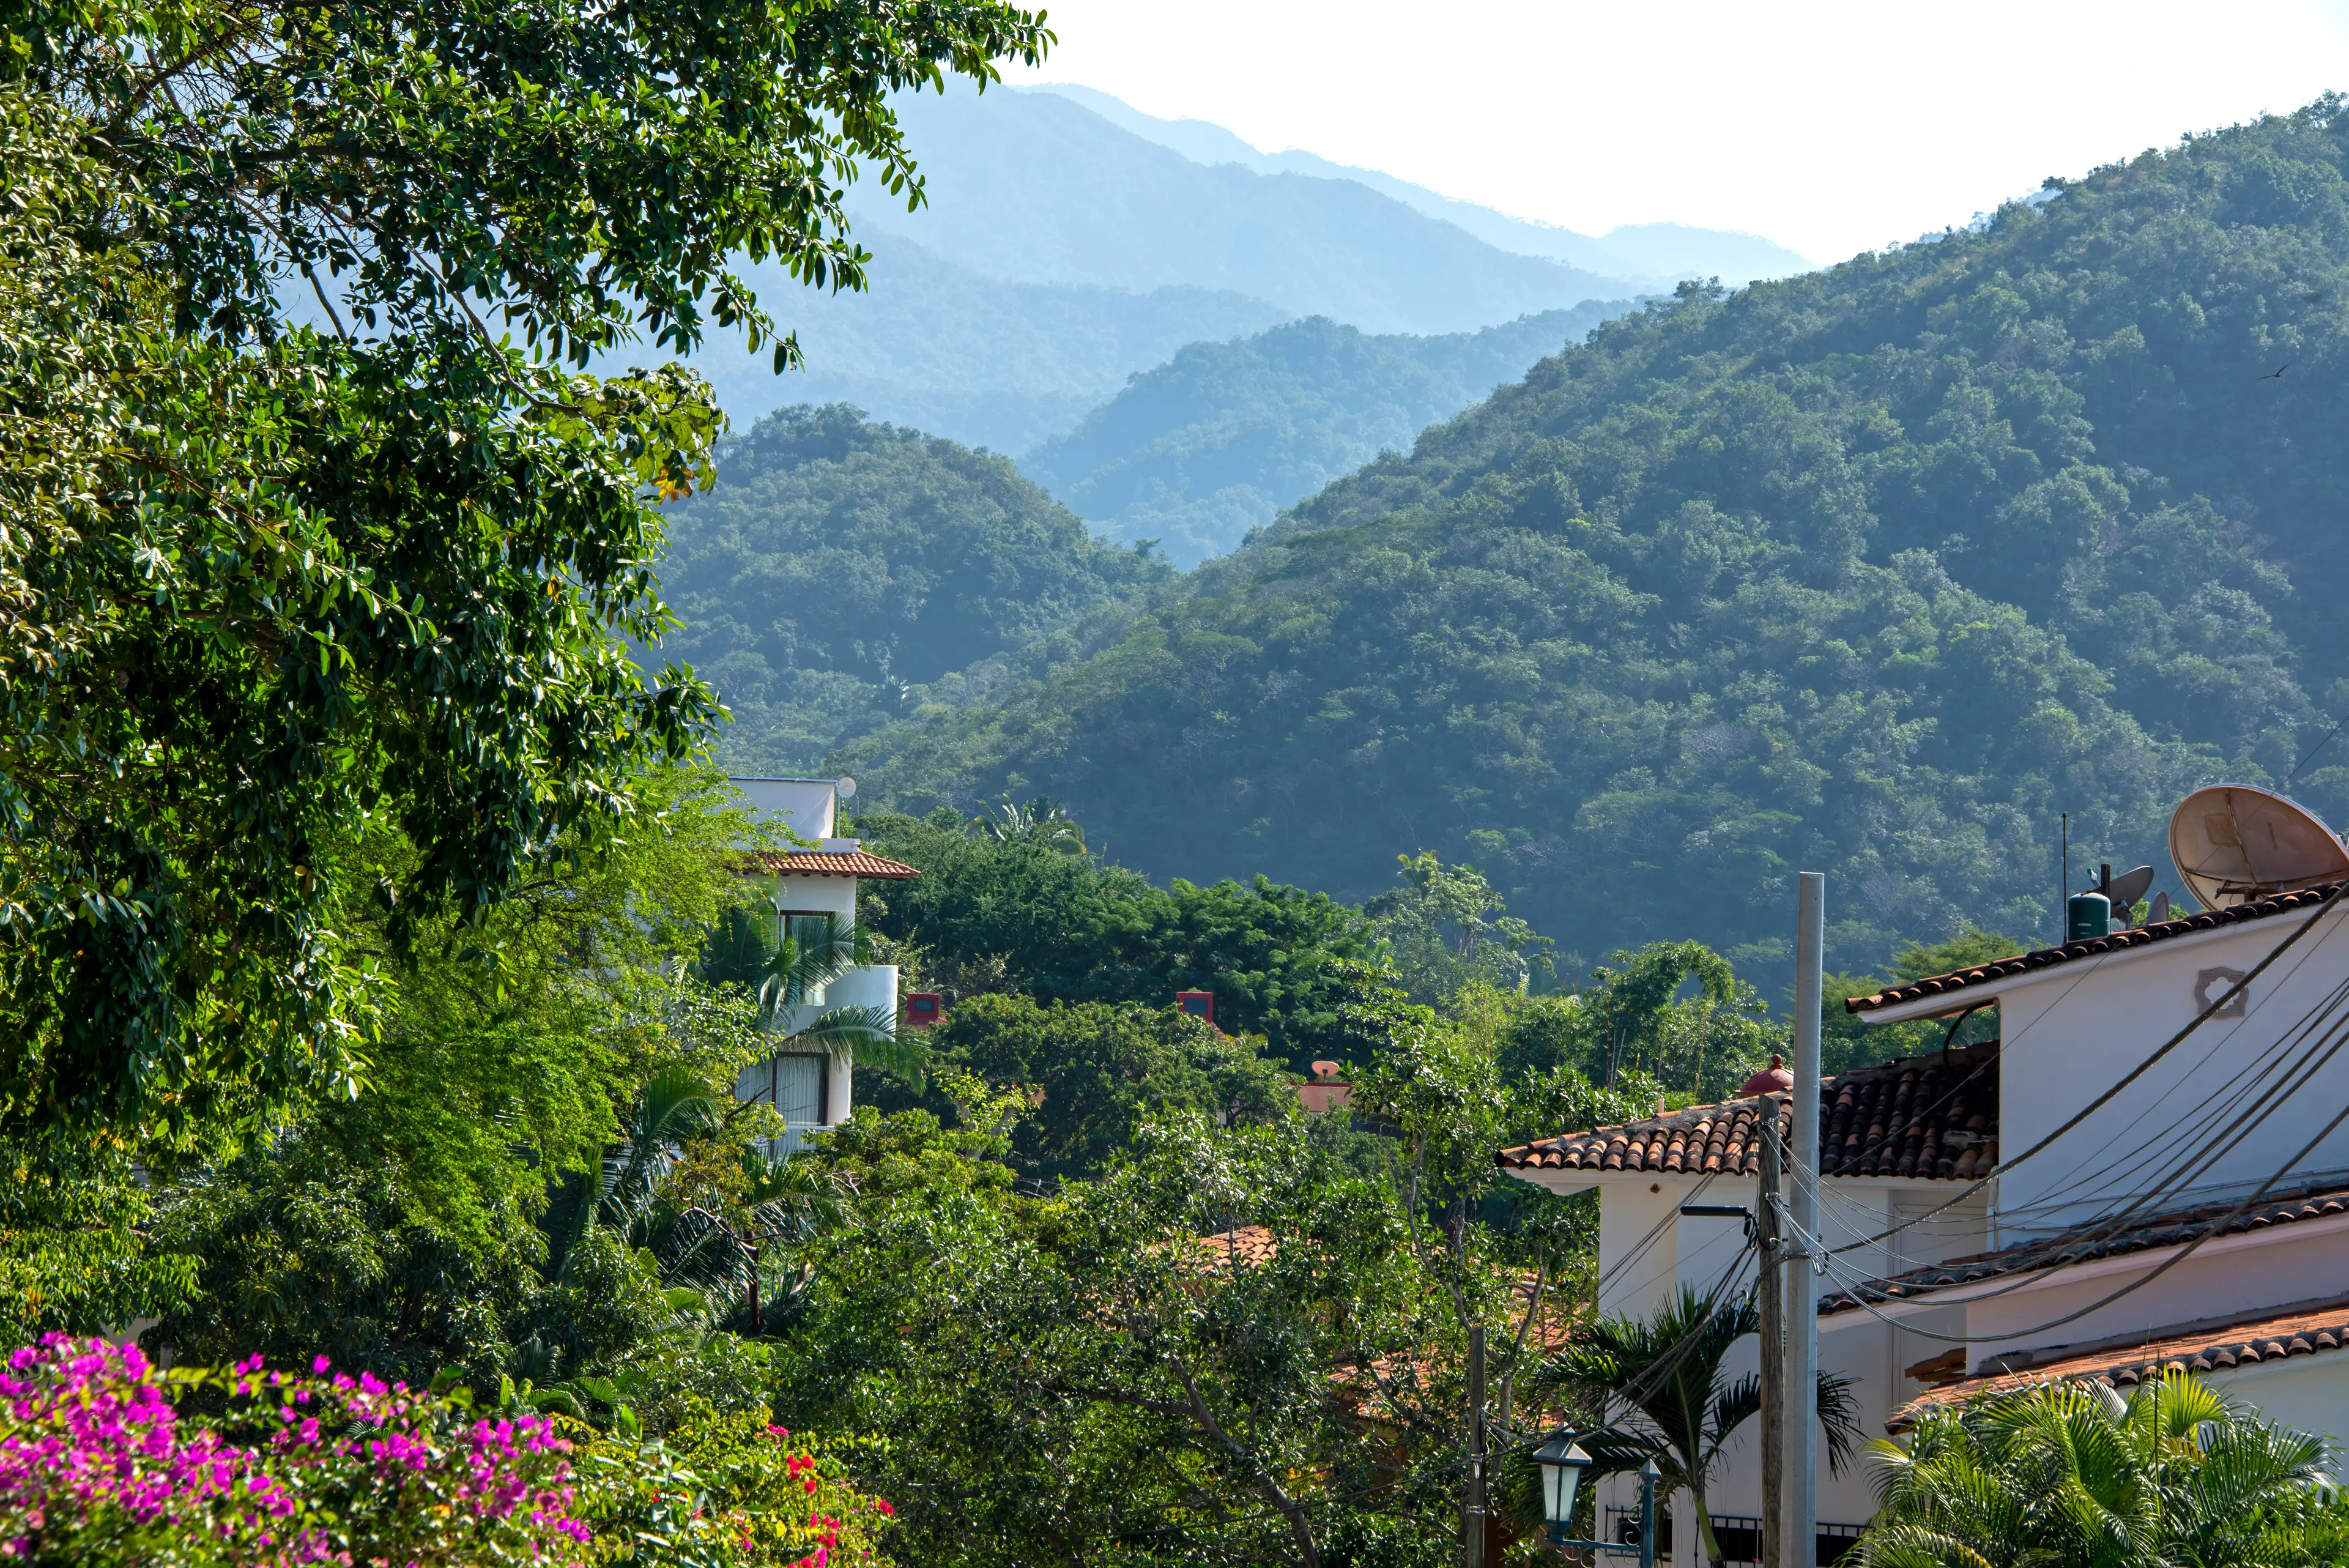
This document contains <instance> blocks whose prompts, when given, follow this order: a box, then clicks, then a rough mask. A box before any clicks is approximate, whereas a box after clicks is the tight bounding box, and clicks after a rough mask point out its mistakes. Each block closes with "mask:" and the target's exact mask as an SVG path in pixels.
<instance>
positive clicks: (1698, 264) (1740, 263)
mask: <svg viewBox="0 0 2349 1568" xmlns="http://www.w3.org/2000/svg"><path fill="white" fill-rule="evenodd" d="M1015 90H1021V91H1029V92H1042V93H1055V94H1058V95H1060V96H1061V97H1063V98H1067V99H1071V100H1072V101H1074V102H1077V103H1080V104H1082V105H1084V106H1085V107H1086V108H1088V109H1092V111H1093V112H1094V113H1096V114H1098V115H1100V116H1101V117H1102V118H1103V119H1107V120H1109V121H1110V122H1111V123H1112V124H1113V125H1116V126H1118V127H1119V128H1120V129H1122V130H1128V131H1131V132H1133V134H1134V135H1137V136H1140V137H1142V138H1143V139H1144V140H1151V141H1155V142H1157V143H1158V144H1159V145H1160V146H1162V147H1165V148H1169V149H1171V150H1172V151H1176V152H1180V153H1182V154H1183V155H1184V156H1185V157H1186V158H1188V159H1190V160H1191V161H1194V162H1196V163H1205V164H1215V163H1237V164H1240V165H1242V166H1243V167H1246V168H1248V169H1252V170H1255V171H1257V172H1258V173H1268V174H1306V175H1311V176H1313V177H1315V178H1319V179H1324V180H1350V181H1353V182H1356V183H1357V184H1361V185H1366V186H1368V187H1370V188H1371V190H1373V191H1376V192H1379V193H1380V194H1381V195H1384V196H1390V197H1392V198H1393V199H1394V200H1396V201H1398V202H1402V203H1403V204H1404V205H1405V206H1408V207H1411V208H1413V210H1414V211H1417V212H1419V213H1423V214H1425V215H1426V216H1428V217H1431V218H1434V219H1436V220H1438V221H1440V222H1443V223H1451V224H1453V225H1454V226H1455V227H1457V228H1460V229H1463V230H1465V231H1466V232H1467V233H1469V234H1473V235H1475V237H1476V238H1478V239H1480V240H1483V241H1484V242H1485V244H1489V245H1494V246H1496V247H1498V248H1499V249H1502V250H1505V251H1513V252H1515V253H1516V254H1520V255H1533V256H1545V257H1547V258H1548V259H1550V260H1553V261H1558V262H1564V263H1565V264H1567V265H1569V266H1575V267H1579V268H1582V269H1583V270H1585V271H1588V272H1593V273H1599V274H1602V275H1614V276H1619V277H1621V278H1623V279H1625V280H1626V281H1627V282H1629V283H1630V284H1632V285H1634V286H1636V287H1635V290H1634V291H1635V292H1639V293H1663V294H1668V293H1670V292H1671V288H1672V286H1673V285H1674V284H1676V283H1679V282H1680V281H1682V279H1684V278H1704V277H1709V276H1717V277H1721V278H1724V279H1727V280H1730V281H1732V282H1741V283H1742V282H1751V281H1757V280H1761V279H1765V278H1773V277H1783V276H1785V275H1787V274H1789V273H1798V272H1808V271H1809V270H1810V269H1811V268H1812V266H1813V265H1816V264H1814V263H1813V262H1811V261H1810V260H1809V259H1808V258H1807V257H1805V256H1802V255H1799V254H1796V253H1795V252H1794V251H1791V250H1788V249H1787V248H1786V247H1785V246H1784V245H1781V244H1777V243H1776V242H1775V241H1773V240H1769V239H1766V238H1764V236H1762V235H1760V234H1745V233H1743V232H1741V231H1738V230H1733V229H1707V228H1702V227H1698V226H1695V225H1692V224H1687V223H1628V224H1624V225H1622V226H1620V227H1618V228H1614V229H1610V230H1609V231H1608V232H1607V233H1606V234H1598V235H1592V234H1580V233H1578V232H1576V231H1575V230H1572V229H1568V228H1565V227H1562V226H1560V225H1558V224H1555V223H1543V222H1541V221H1539V220H1537V219H1533V218H1520V217H1517V216H1516V215H1514V214H1512V213H1504V212H1501V211H1499V210H1498V209H1496V208H1493V207H1487V206H1484V205H1481V204H1479V203H1477V202H1467V201H1463V200H1461V199H1460V198H1459V197H1456V196H1447V195H1444V193H1443V192H1439V191H1433V190H1430V189H1429V188H1428V187H1427V186H1424V185H1420V184H1415V183H1413V182H1411V181H1408V180H1403V179H1399V178H1397V177H1396V176H1394V175H1392V174H1389V173H1386V172H1384V171H1381V170H1376V169H1365V168H1361V167H1360V166H1358V165H1355V164H1350V163H1339V162H1335V161H1331V160H1330V159H1327V158H1323V157H1321V156H1319V154H1317V153H1311V152H1305V151H1296V150H1293V149H1292V150H1290V151H1282V152H1261V151H1257V149H1256V148H1255V147H1254V146H1252V145H1251V144H1249V143H1248V142H1247V141H1245V140H1241V139H1240V138H1239V137H1238V136H1237V135H1235V134H1233V132H1231V131H1230V130H1226V129H1225V128H1224V127H1223V126H1220V125H1217V124H1216V123H1214V122H1213V121H1211V120H1204V119H1159V118H1158V117H1157V116H1155V115H1151V114H1145V113H1143V111H1142V110H1140V109H1135V108H1134V107H1133V105H1131V104H1128V103H1126V102H1125V101H1124V100H1123V99H1117V98H1113V97H1112V96H1111V95H1110V94H1108V93H1105V92H1102V91H1100V90H1098V89H1096V88H1087V87H1081V86H1078V85H1077V84H1075V83H1073V82H1053V83H1046V84H1043V85H1040V86H1038V87H1034V88H1021V89H1015Z"/></svg>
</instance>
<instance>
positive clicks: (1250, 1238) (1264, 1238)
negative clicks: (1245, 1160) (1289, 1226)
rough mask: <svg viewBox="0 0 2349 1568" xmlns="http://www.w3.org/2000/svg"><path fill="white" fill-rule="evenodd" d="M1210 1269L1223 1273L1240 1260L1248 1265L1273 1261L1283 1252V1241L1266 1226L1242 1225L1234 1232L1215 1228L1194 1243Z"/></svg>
mask: <svg viewBox="0 0 2349 1568" xmlns="http://www.w3.org/2000/svg"><path fill="white" fill-rule="evenodd" d="M1192 1244H1193V1245H1194V1246H1195V1247H1197V1248H1198V1250H1199V1257H1200V1260H1201V1261H1202V1262H1205V1263H1206V1265H1207V1267H1208V1269H1209V1270H1210V1271H1211V1272H1218V1273H1219V1272H1222V1271H1223V1270H1224V1269H1226V1267H1228V1266H1230V1265H1231V1264H1232V1263H1233V1262H1239V1263H1242V1264H1244V1265H1246V1266H1247V1267H1248V1268H1251V1269H1253V1268H1257V1267H1259V1266H1261V1265H1263V1264H1265V1263H1268V1262H1271V1261H1272V1260H1273V1258H1274V1257H1275V1256H1277V1255H1278V1253H1279V1251H1280V1242H1279V1240H1278V1238H1277V1237H1275V1236H1274V1235H1273V1233H1272V1232H1271V1231H1269V1230H1268V1229H1266V1228H1265V1227H1264V1226H1262V1225H1242V1226H1239V1227H1237V1229H1234V1230H1230V1231H1212V1232H1210V1233H1209V1234H1207V1235H1205V1236H1201V1237H1198V1238H1196V1239H1195V1241H1193V1243H1192Z"/></svg>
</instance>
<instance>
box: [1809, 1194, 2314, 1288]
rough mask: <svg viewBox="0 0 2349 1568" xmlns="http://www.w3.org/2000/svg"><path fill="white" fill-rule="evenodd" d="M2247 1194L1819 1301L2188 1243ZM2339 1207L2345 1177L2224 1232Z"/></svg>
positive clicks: (2094, 1227)
mask: <svg viewBox="0 0 2349 1568" xmlns="http://www.w3.org/2000/svg"><path fill="white" fill-rule="evenodd" d="M2240 1201H2241V1199H2236V1200H2235V1201H2234V1202H2228V1203H2210V1204H2205V1205H2203V1206H2202V1207H2200V1208H2199V1209H2189V1210H2178V1211H2174V1212H2171V1213H2168V1214H2156V1215H2150V1216H2147V1218H2146V1219H2145V1220H2142V1221H2140V1222H2138V1223H2137V1224H2136V1225H2133V1226H2131V1227H2130V1228H2129V1229H2127V1230H2126V1231H2119V1232H2118V1233H2113V1232H2112V1231H2111V1226H2110V1222H2109V1221H2097V1220H2092V1221H2090V1222H2089V1223H2087V1224H2085V1225H2082V1226H2079V1227H2077V1228H2075V1229H2074V1230H2072V1231H2066V1232H2065V1233H2064V1234H2063V1235H2061V1236H2051V1237H2049V1238H2047V1239H2046V1240H2045V1241H2033V1242H2028V1243H2025V1244H2024V1245H2022V1246H2017V1247H2008V1248H2005V1249H2004V1250H2002V1251H1996V1252H1983V1253H1980V1254H1977V1255H1975V1256H1973V1257H1969V1258H1952V1259H1951V1260H1950V1261H1949V1262H1944V1263H1931V1264H1928V1265H1927V1266H1925V1267H1924V1268H1921V1269H1911V1270H1909V1272H1907V1273H1903V1274H1895V1275H1893V1276H1891V1277H1890V1278H1889V1279H1882V1280H1872V1281H1870V1282H1868V1283H1867V1284H1864V1285H1861V1286H1858V1287H1857V1289H1856V1290H1852V1291H1838V1292H1837V1293H1835V1294H1833V1295H1830V1296H1826V1297H1823V1298H1821V1300H1820V1302H1819V1315H1820V1316H1822V1317H1825V1316H1828V1315H1830V1314H1835V1313H1842V1312H1855V1311H1857V1310H1858V1309H1859V1307H1860V1306H1861V1305H1862V1304H1863V1299H1864V1300H1865V1301H1866V1302H1886V1301H1897V1300H1900V1299H1902V1298H1905V1297H1908V1296H1918V1295H1930V1294H1931V1293H1934V1292H1935V1291H1945V1290H1949V1289H1951V1288H1952V1287H1954V1286H1957V1285H1970V1284H1975V1283H1978V1282H1983V1281H1988V1280H1997V1279H2005V1278H2010V1277H2012V1276H2013V1275H2016V1274H2029V1273H2036V1272H2040V1271H2042V1270H2044V1269H2054V1268H2061V1267H2064V1266H2065V1265H2067V1264H2072V1263H2085V1262H2094V1261H2095V1260H2096V1259H2098V1258H2118V1257H2124V1256H2126V1255H2127V1254H2128V1253H2131V1252H2145V1251H2152V1250H2153V1249H2155V1248H2157V1247H2175V1246H2180V1245H2183V1244H2184V1243H2185V1242H2188V1241H2192V1240H2193V1239H2194V1238H2195V1237H2196V1236H2198V1235H2199V1234H2200V1233H2201V1232H2202V1231H2206V1230H2209V1228H2210V1226H2211V1223H2212V1222H2213V1221H2215V1220H2226V1218H2227V1216H2228V1215H2230V1214H2231V1213H2233V1212H2234V1209H2235V1206H2236V1203H2239V1202H2240ZM2335 1214H2349V1188H2343V1187H2341V1186H2340V1185H2339V1181H2338V1179H2337V1178H2336V1179H2333V1181H2332V1182H2328V1183H2325V1184H2323V1185H2321V1186H2311V1187H2304V1188H2302V1189H2300V1190H2299V1191H2297V1192H2286V1193H2278V1194H2276V1195H2275V1196H2273V1197H2271V1198H2269V1199H2264V1200H2262V1201H2261V1203H2259V1204H2258V1205H2257V1206H2256V1207H2254V1208H2251V1209H2247V1210H2244V1211H2243V1212H2242V1213H2241V1214H2240V1215H2237V1216H2236V1217H2235V1218H2234V1219H2233V1220H2229V1221H2228V1222H2227V1223H2226V1224H2225V1225H2224V1226H2222V1227H2221V1228H2220V1231H2219V1232H2218V1234H2220V1235H2224V1236H2234V1235H2240V1234H2241V1233H2243V1232H2244V1231H2261V1230H2265V1229H2266V1228H2267V1227H2269V1226H2271V1225H2290V1224H2293V1223H2295V1222H2297V1221H2299V1220H2323V1219H2325V1218H2327V1217H2329V1216H2331V1215H2335Z"/></svg>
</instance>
